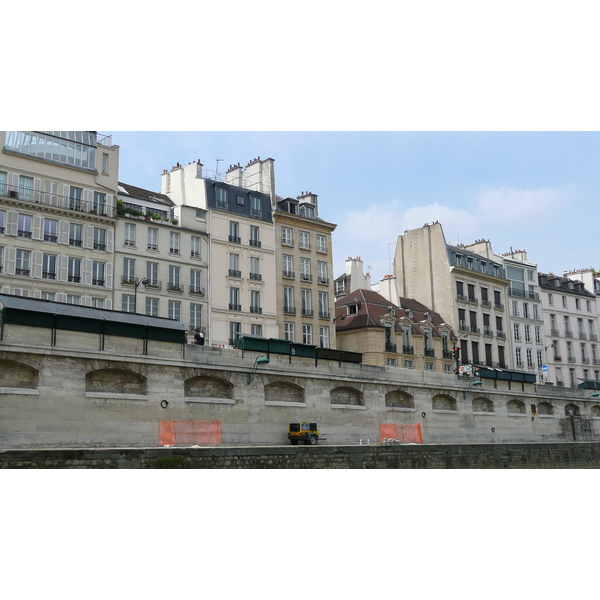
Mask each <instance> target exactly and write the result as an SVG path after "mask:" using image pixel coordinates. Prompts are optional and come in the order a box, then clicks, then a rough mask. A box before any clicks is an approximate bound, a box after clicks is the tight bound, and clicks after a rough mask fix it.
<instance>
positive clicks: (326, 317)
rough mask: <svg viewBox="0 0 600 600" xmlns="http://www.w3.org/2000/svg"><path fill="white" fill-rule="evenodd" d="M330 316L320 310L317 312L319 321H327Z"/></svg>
mask: <svg viewBox="0 0 600 600" xmlns="http://www.w3.org/2000/svg"><path fill="white" fill-rule="evenodd" d="M329 317H330V314H329V313H328V312H324V311H322V310H320V311H319V319H329Z"/></svg>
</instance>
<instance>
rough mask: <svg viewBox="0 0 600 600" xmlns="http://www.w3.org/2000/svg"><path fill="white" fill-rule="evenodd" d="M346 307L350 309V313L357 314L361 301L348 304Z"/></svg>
mask: <svg viewBox="0 0 600 600" xmlns="http://www.w3.org/2000/svg"><path fill="white" fill-rule="evenodd" d="M346 308H347V309H348V314H349V315H357V314H358V311H359V310H360V302H358V303H356V304H348V306H347V307H346Z"/></svg>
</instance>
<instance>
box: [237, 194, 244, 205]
mask: <svg viewBox="0 0 600 600" xmlns="http://www.w3.org/2000/svg"><path fill="white" fill-rule="evenodd" d="M235 203H236V204H237V205H238V206H244V196H236V197H235Z"/></svg>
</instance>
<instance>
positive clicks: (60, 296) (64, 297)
mask: <svg viewBox="0 0 600 600" xmlns="http://www.w3.org/2000/svg"><path fill="white" fill-rule="evenodd" d="M54 299H55V300H56V301H57V302H66V301H67V295H66V294H64V293H63V292H57V293H56V294H55V296H54Z"/></svg>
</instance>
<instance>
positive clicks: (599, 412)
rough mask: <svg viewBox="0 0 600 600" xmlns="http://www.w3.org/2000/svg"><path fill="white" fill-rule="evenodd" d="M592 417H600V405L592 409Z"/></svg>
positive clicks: (595, 405)
mask: <svg viewBox="0 0 600 600" xmlns="http://www.w3.org/2000/svg"><path fill="white" fill-rule="evenodd" d="M591 411H592V416H594V417H600V404H594V405H593V406H592V408H591Z"/></svg>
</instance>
